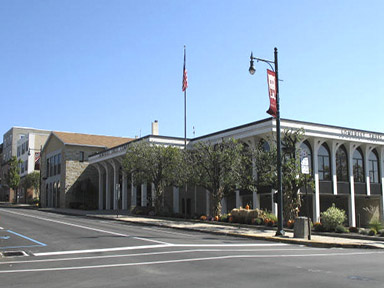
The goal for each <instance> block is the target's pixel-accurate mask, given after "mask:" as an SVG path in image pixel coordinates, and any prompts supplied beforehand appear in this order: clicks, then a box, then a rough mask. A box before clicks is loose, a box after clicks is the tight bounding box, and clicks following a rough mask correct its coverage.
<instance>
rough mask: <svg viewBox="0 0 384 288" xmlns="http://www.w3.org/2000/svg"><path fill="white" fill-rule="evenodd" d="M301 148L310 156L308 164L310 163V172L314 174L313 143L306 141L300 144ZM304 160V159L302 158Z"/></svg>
mask: <svg viewBox="0 0 384 288" xmlns="http://www.w3.org/2000/svg"><path fill="white" fill-rule="evenodd" d="M300 150H301V151H302V152H305V154H306V155H307V157H308V165H309V173H310V174H312V150H311V145H310V144H309V143H308V141H304V142H303V143H301V145H300ZM300 160H302V159H300Z"/></svg>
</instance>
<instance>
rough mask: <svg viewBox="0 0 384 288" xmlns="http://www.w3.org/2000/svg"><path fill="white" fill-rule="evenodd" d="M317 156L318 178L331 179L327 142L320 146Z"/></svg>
mask: <svg viewBox="0 0 384 288" xmlns="http://www.w3.org/2000/svg"><path fill="white" fill-rule="evenodd" d="M317 157H318V160H319V169H318V173H319V180H331V169H330V166H329V163H330V157H329V149H328V145H327V144H325V143H324V144H323V145H321V146H320V148H319V152H318V155H317Z"/></svg>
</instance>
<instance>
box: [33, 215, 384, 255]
mask: <svg viewBox="0 0 384 288" xmlns="http://www.w3.org/2000/svg"><path fill="white" fill-rule="evenodd" d="M39 210H40V211H45V212H52V213H59V214H66V215H75V216H86V217H93V218H101V219H108V220H114V221H121V222H126V223H131V224H140V225H150V226H159V227H167V228H173V229H181V230H189V231H197V232H204V233H212V234H221V235H228V236H236V237H246V238H251V239H257V240H267V241H274V242H281V243H291V244H299V245H306V246H312V247H322V248H332V247H340V248H364V249H384V238H382V239H380V238H378V237H374V238H372V239H369V238H368V237H364V238H363V239H361V238H360V237H359V239H356V238H351V237H350V236H349V238H344V237H341V236H339V237H338V235H337V234H335V235H327V236H323V235H318V234H316V235H312V237H311V240H307V239H298V238H294V237H293V232H286V235H285V236H284V237H277V236H275V233H276V229H274V230H272V229H267V228H266V229H264V228H263V227H257V226H251V225H240V224H229V223H222V222H202V221H196V220H184V219H167V218H151V217H140V216H132V215H130V214H129V212H127V211H119V214H117V212H116V211H111V210H109V211H105V210H102V211H84V210H76V209H61V208H56V209H53V208H44V209H39Z"/></svg>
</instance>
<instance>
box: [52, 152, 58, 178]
mask: <svg viewBox="0 0 384 288" xmlns="http://www.w3.org/2000/svg"><path fill="white" fill-rule="evenodd" d="M56 174H57V155H55V156H54V157H53V175H56Z"/></svg>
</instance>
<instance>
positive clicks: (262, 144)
mask: <svg viewBox="0 0 384 288" xmlns="http://www.w3.org/2000/svg"><path fill="white" fill-rule="evenodd" d="M259 147H260V148H262V149H263V150H264V151H267V152H268V151H270V150H271V147H270V146H269V144H268V142H267V141H265V140H264V139H261V140H260V142H259Z"/></svg>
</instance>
